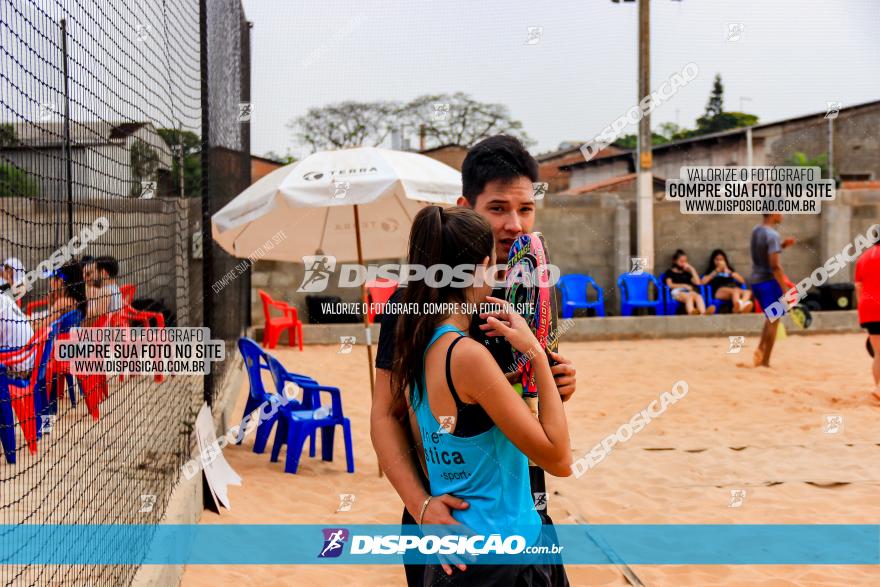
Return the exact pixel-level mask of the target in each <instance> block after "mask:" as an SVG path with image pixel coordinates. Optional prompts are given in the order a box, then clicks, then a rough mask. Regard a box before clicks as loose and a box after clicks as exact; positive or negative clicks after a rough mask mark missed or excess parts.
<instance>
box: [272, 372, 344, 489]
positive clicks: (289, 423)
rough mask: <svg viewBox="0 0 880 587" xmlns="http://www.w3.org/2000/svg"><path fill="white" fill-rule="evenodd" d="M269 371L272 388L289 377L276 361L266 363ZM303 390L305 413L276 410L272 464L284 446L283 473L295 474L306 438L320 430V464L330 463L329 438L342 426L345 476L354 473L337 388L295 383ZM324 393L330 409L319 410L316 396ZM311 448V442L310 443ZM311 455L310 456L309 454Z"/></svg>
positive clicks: (284, 408)
mask: <svg viewBox="0 0 880 587" xmlns="http://www.w3.org/2000/svg"><path fill="white" fill-rule="evenodd" d="M269 368H270V370H271V371H272V376H273V377H274V378H275V381H276V384H278V383H279V382H283V381H285V380H286V377H288V376H289V374H288V373H287V372H286V370H285V369H284V366H283V365H281V363H279V362H278V361H273V360H270V361H269ZM297 383H298V384H299V385H300V386H301V387H302V388H303V405H302V407H303V408H305V409H301V410H290V409H286V407H283V408H282V409H281V410H279V414H280V416H281V419H280V420H279V424H278V432H276V434H275V444H274V445H273V446H272V458H271V460H272V462H273V463H274V462H277V461H278V455H279V454H280V453H281V446H282V445H284V444H287V458H286V460H285V462H284V472H285V473H296V471H297V469H298V468H299V459H300V456H301V455H302V449H303V445H304V444H305V440H306V438H308V437H313V435H314V434H315V432H317V430H319V429H320V430H321V460H323V461H332V460H333V438H334V434H335V432H336V427H337V426H342V433H343V435H344V439H345V461H346V466H347V467H346V468H347V470H348V472H349V473H354V455H353V453H352V447H351V422H350V421H349V419H348V418H346V417H345V415H344V414H343V413H342V396H341V394H340V391H339V388H336V387H330V386H327V385H320V384H318V383H310V382H305V381H302V382H297ZM322 392H323V393H327V394H329V395H330V398H331V405H330V409H329V410H328V409H327V408H326V407H323V406H321V400H320V394H321V393H322ZM312 443H313V444H312V447H313V448H314V440H313V441H312ZM310 454H312V455H313V453H311V452H310Z"/></svg>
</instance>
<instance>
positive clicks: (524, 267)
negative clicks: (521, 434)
mask: <svg viewBox="0 0 880 587" xmlns="http://www.w3.org/2000/svg"><path fill="white" fill-rule="evenodd" d="M548 264H549V258H548V255H547V248H546V246H545V243H544V237H543V235H541V233H539V232H533V233H531V234H524V235H523V236H521V237H519V238H518V239H516V241H514V243H513V246H512V247H511V248H510V254H509V255H508V258H507V281H506V284H505V285H506V288H505V301H507V302H508V303H510V304H512V305H513V310H514V311H515V312H517V313H518V314H520V315H521V316H522V317H523V318H525V320H526V322H527V323H528V325H529V327H530V328H531V330H532V332H533V333H534V334H535V338H536V339H538V344H540V345H541V348H542V349H543V350H545V351H546V350H550V351H554V352H555V351H556V349H557V347H558V345H559V341H558V340H557V337H556V328H557V325H556V322H557V302H556V291H555V288H554V287H553V286H552V285H551V284H550V271H549V268H548ZM512 352H513V361H514V365H515V366H516V367H515V370H516V372H517V374H518V376H517V382H516V383H515V384H514V389H516V390H517V392H518V393H520V394H521V395H522V397H523V399H524V400H525V402H526V405H528V407H529V410H530V411H531V412H532V414H534V415H535V417H536V418H537V417H538V385H537V381H536V377H535V370H534V368H533V367H532V363H531V361H530V357H529V356H527V355H526V354H524V353H521V352H519V351H517V350H516V349H512ZM551 362H552V361H551ZM529 476H530V478H531V481H532V489H533V490H534V491H536V492H540V493H542V494H543V501H542V502H541V503H542V505H541V509H544V508H546V495H547V491H546V486H545V482H544V471H543V470H541V469H540V467H537V466H535V464H534V463H532V462H531V461H530V462H529ZM535 497H536V503H537V502H538V496H535Z"/></svg>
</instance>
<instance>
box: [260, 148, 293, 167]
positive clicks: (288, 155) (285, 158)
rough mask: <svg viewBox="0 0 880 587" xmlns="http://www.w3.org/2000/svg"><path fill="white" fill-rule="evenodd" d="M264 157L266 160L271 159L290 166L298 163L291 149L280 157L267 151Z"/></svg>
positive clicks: (273, 152)
mask: <svg viewBox="0 0 880 587" xmlns="http://www.w3.org/2000/svg"><path fill="white" fill-rule="evenodd" d="M263 157H265V158H266V159H271V160H272V161H277V162H278V163H284V164H285V165H290V164H291V163H296V161H297V159H296V157H294V156H293V155H292V154H291V152H290V150H289V149H288V151H287V153H286V154H284V155H279V154H278V153H276V152H275V151H266V152H265V153H264V154H263Z"/></svg>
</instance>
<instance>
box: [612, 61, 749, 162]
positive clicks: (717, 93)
mask: <svg viewBox="0 0 880 587" xmlns="http://www.w3.org/2000/svg"><path fill="white" fill-rule="evenodd" d="M696 122H697V128H694V129H690V128H684V127H681V126H678V125H677V124H674V123H672V122H664V123H663V124H661V125H660V127H659V128H660V132H656V131H652V132H651V144H652V145H663V144H665V143H670V142H672V141H680V140H683V139H690V138H694V137H698V136H701V135H707V134H710V133H715V132H721V131H725V130H730V129H734V128H742V127H745V126H753V125H755V124H758V117H757V116H755V115H754V114H746V113H744V112H725V111H724V84H723V83H722V82H721V75H720V74H715V81H714V82H713V84H712V91H711V93H710V94H709V100H708V102H707V103H706V110H705V112H704V113H703V115H702V116H700V117H699V118H697V121H696ZM636 142H637V141H636V135H634V134H629V135H623V136H621V137H620V138H619V139H617V140H616V141H615V142H614V146H616V147H620V148H621V149H635V148H636Z"/></svg>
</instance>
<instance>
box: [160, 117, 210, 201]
mask: <svg viewBox="0 0 880 587" xmlns="http://www.w3.org/2000/svg"><path fill="white" fill-rule="evenodd" d="M158 132H159V136H161V137H162V139H163V140H164V141H165V143H166V144H167V145H168V148H169V149H171V157H172V160H173V161H172V164H171V175H172V178H171V180H172V185H173V188H172V190H173V193H174V195H175V196H178V195H180V191H181V190H180V160H181V155H182V158H183V186H184V189H183V195H184V196H186V197H188V198H193V197H198V196H200V195H201V185H202V139H201V138H200V137H199V135H197V134H196V133H194V132H191V131H188V130H185V131H179V130H177V129H176V128H160V129H159V130H158Z"/></svg>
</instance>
